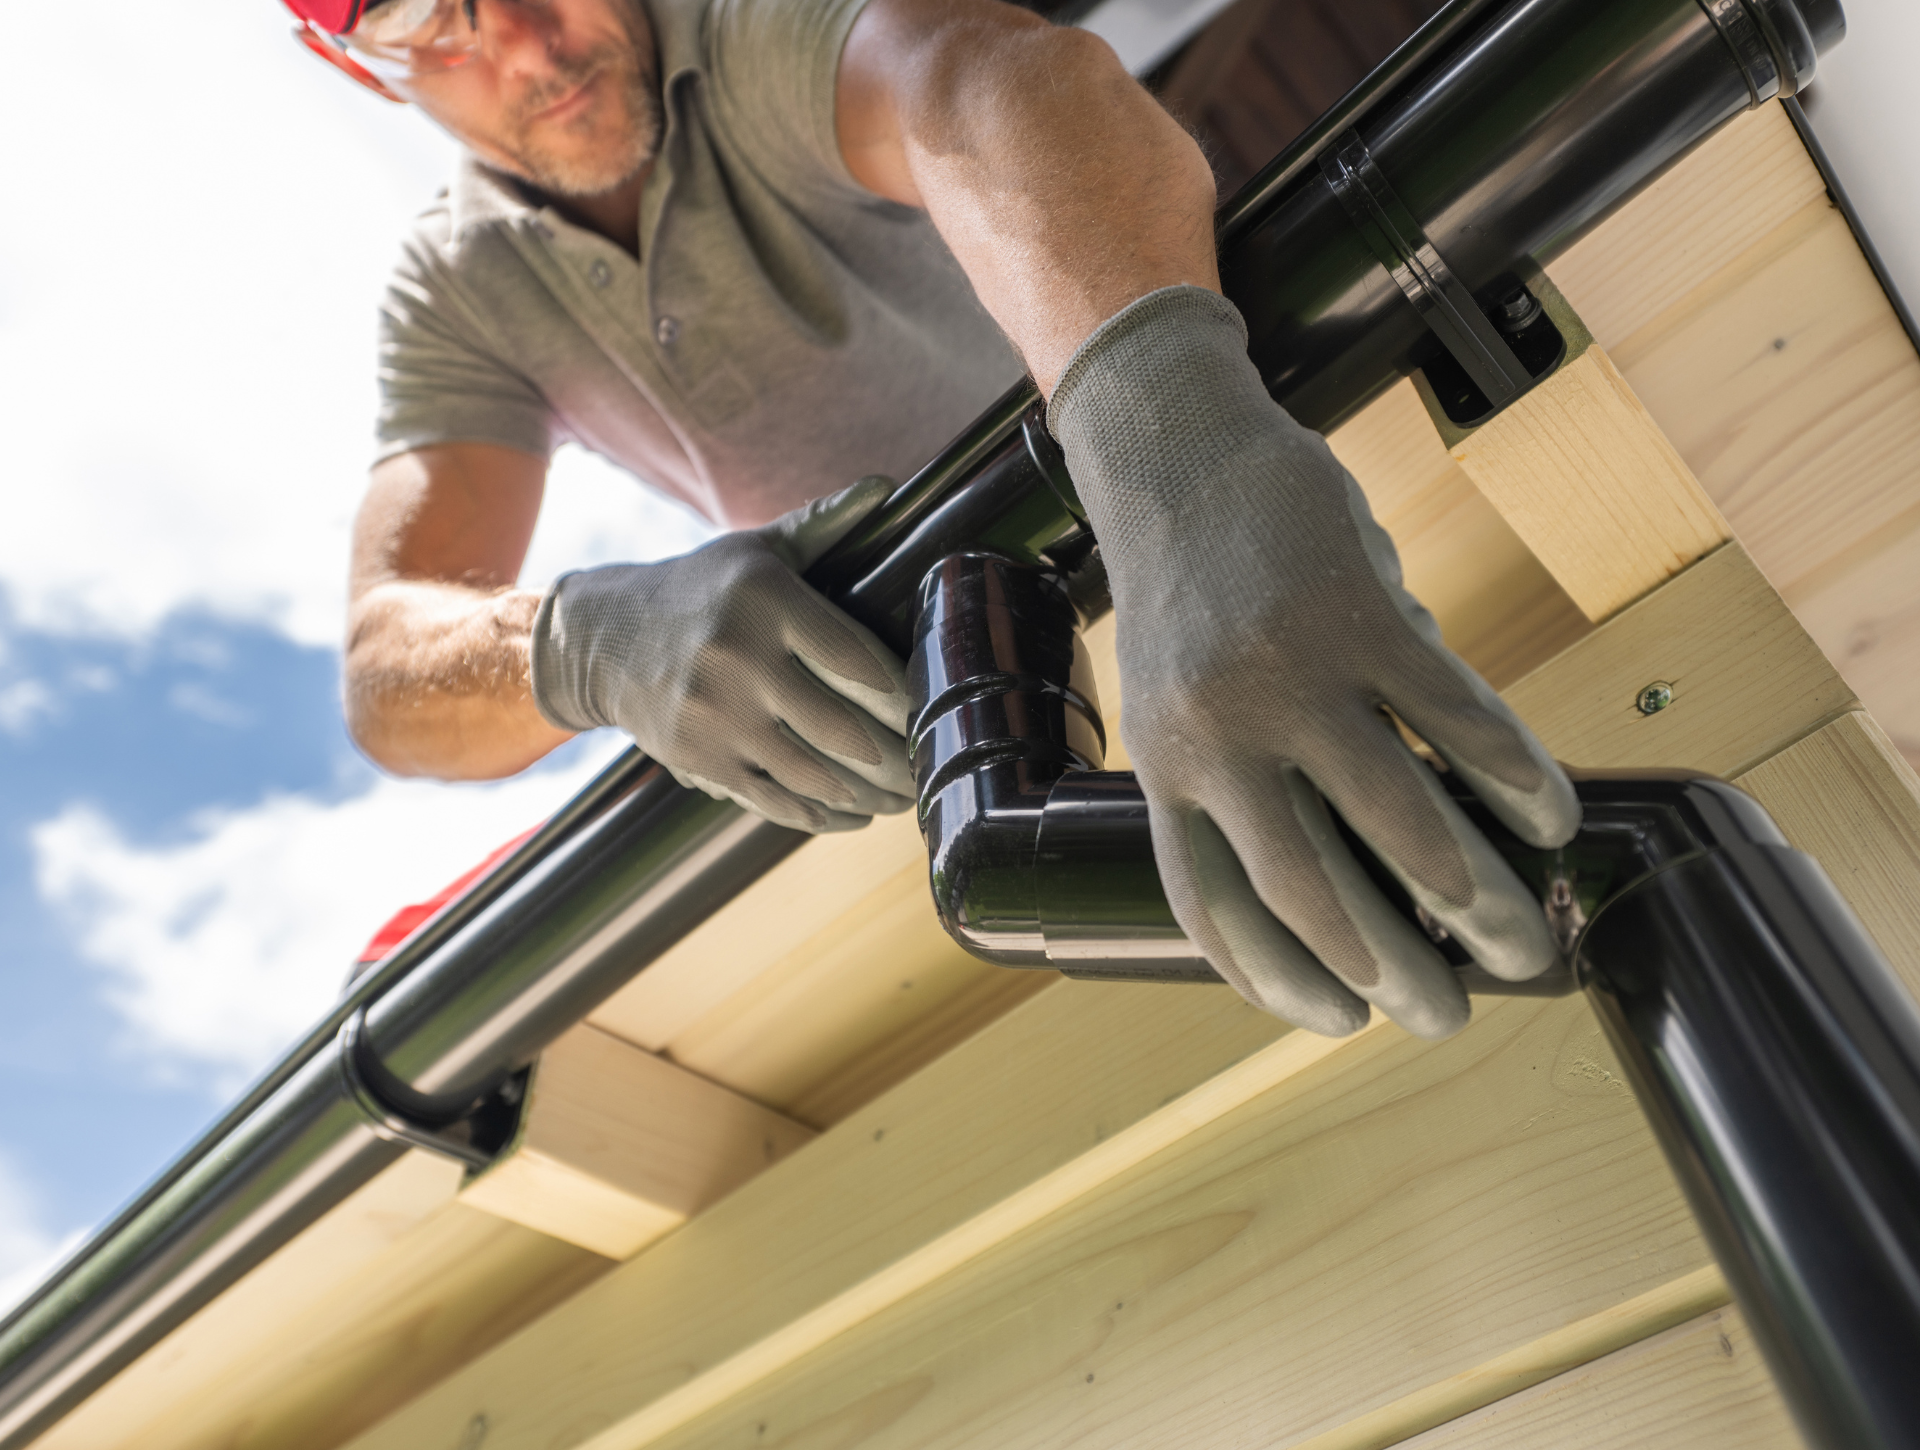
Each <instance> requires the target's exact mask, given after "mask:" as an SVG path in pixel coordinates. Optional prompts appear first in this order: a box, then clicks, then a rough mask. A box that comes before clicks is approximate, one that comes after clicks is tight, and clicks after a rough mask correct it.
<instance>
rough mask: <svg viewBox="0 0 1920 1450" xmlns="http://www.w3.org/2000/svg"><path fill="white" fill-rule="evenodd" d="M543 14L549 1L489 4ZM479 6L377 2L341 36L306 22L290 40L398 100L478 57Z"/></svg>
mask: <svg viewBox="0 0 1920 1450" xmlns="http://www.w3.org/2000/svg"><path fill="white" fill-rule="evenodd" d="M488 3H489V4H510V5H515V6H518V7H519V8H521V9H523V10H543V9H545V8H546V7H547V6H548V5H549V4H551V3H552V0H488ZM478 6H479V0H380V3H378V4H376V5H373V6H372V7H370V8H369V9H368V10H367V11H366V13H365V14H363V15H362V16H361V17H360V19H359V23H358V24H356V25H355V26H354V27H353V28H352V29H351V30H349V31H348V32H347V33H346V34H345V35H330V34H328V33H327V32H325V31H323V30H321V29H320V28H319V27H317V26H316V25H314V23H313V22H312V21H311V20H308V21H305V22H304V23H302V24H300V25H298V26H296V27H294V32H293V34H294V38H295V39H296V40H298V41H299V42H300V43H301V44H302V45H304V46H306V47H307V49H308V50H310V51H312V52H314V54H316V55H318V56H319V57H320V58H321V59H322V60H324V61H326V62H327V63H328V64H330V65H332V66H334V67H335V68H336V69H339V70H343V71H345V72H346V73H347V74H348V75H350V76H352V77H353V78H354V79H355V80H357V81H359V82H360V83H361V84H362V85H366V86H368V87H370V88H371V89H373V90H376V91H379V92H380V93H381V94H382V95H384V96H387V97H388V98H389V99H392V100H400V99H402V97H401V96H399V95H396V94H395V90H396V89H404V87H405V86H406V85H408V84H409V83H411V82H413V81H418V80H423V79H428V78H431V77H433V76H437V75H444V74H445V73H446V72H448V71H451V70H457V69H458V68H459V67H461V66H463V65H465V64H466V63H467V62H468V61H470V60H472V59H473V58H474V57H475V56H476V55H478V54H479V53H480V43H481V37H480V16H479V11H478Z"/></svg>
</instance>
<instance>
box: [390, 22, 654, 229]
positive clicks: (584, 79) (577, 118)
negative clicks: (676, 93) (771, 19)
mask: <svg viewBox="0 0 1920 1450" xmlns="http://www.w3.org/2000/svg"><path fill="white" fill-rule="evenodd" d="M474 16H475V19H476V20H477V22H478V27H479V31H480V37H481V47H480V53H479V54H478V55H477V56H475V57H474V59H473V60H471V61H469V62H468V63H467V64H465V65H462V66H460V67H458V68H457V69H454V70H451V71H446V72H444V73H442V74H439V75H432V76H421V77H417V78H415V79H413V80H412V81H410V82H409V83H408V84H407V86H406V95H407V98H408V99H409V100H412V101H414V102H416V103H417V104H418V105H419V106H420V108H421V109H422V110H424V111H426V112H427V113H428V114H429V115H431V116H432V117H433V118H434V119H435V120H436V121H438V122H439V123H440V124H441V125H442V126H444V127H446V128H447V130H448V131H450V132H452V133H453V135H454V136H455V137H457V138H458V139H459V140H461V141H463V142H465V143H466V144H467V145H468V146H469V147H471V148H472V149H473V151H474V152H475V153H476V154H478V155H479V156H480V158H481V159H482V160H484V161H486V162H487V163H488V164H490V165H492V166H496V167H498V168H499V169H501V170H502V171H505V172H507V173H509V174H510V175H514V176H518V177H521V178H522V179H524V180H526V181H530V182H532V183H533V184H534V185H535V186H537V187H539V188H540V189H541V190H542V191H545V192H548V193H549V194H551V195H556V196H594V195H598V194H599V193H601V192H606V191H611V190H612V189H613V188H615V187H617V186H619V185H620V184H621V183H623V182H626V181H630V180H631V179H632V178H633V177H635V176H636V175H638V174H639V173H640V171H641V170H642V168H644V167H645V166H646V165H647V163H648V162H650V161H652V159H653V156H654V152H655V151H656V150H657V148H658V147H659V144H660V91H659V68H658V64H657V61H656V59H655V50H654V42H653V30H652V27H651V26H650V25H649V24H648V23H647V18H646V16H645V15H644V14H643V13H642V12H641V10H640V6H639V3H638V0H545V3H544V4H521V3H519V0H478V3H477V5H476V7H475V10H474Z"/></svg>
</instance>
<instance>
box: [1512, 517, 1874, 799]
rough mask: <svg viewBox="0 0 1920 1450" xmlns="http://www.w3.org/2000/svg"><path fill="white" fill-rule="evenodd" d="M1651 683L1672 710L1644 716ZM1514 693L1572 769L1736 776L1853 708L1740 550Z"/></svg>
mask: <svg viewBox="0 0 1920 1450" xmlns="http://www.w3.org/2000/svg"><path fill="white" fill-rule="evenodd" d="M1654 681H1665V682H1667V683H1668V684H1670V685H1672V687H1673V703H1672V704H1671V705H1669V706H1668V707H1667V708H1666V709H1664V710H1662V711H1661V712H1659V713H1658V714H1656V715H1643V714H1641V713H1640V711H1639V709H1638V708H1637V706H1636V704H1635V701H1636V700H1637V699H1638V697H1639V694H1640V691H1641V689H1642V688H1643V687H1644V686H1646V685H1648V684H1651V683H1653V682H1654ZM1506 698H1507V700H1508V701H1509V703H1511V704H1512V705H1513V706H1514V708H1515V709H1517V710H1518V711H1519V712H1520V715H1521V716H1522V718H1524V719H1525V720H1526V722H1527V723H1528V724H1529V725H1530V726H1532V727H1533V729H1534V731H1535V732H1536V733H1537V734H1538V735H1539V736H1540V738H1541V739H1542V740H1543V741H1544V742H1545V743H1546V745H1547V748H1548V749H1550V750H1551V751H1553V753H1554V754H1555V755H1556V756H1557V757H1559V758H1560V759H1561V760H1564V761H1566V762H1568V763H1569V764H1572V765H1584V766H1593V767H1599V768H1608V767H1618V766H1630V765H1632V766H1650V767H1658V766H1676V767H1686V768H1690V769H1694V770H1704V771H1707V772H1709V773H1711V774H1714V775H1719V776H1733V775H1738V774H1739V773H1740V772H1741V771H1743V770H1747V769H1750V768H1751V767H1753V766H1754V765H1756V764H1758V763H1759V762H1760V761H1762V760H1765V759H1766V758H1767V757H1769V756H1771V755H1773V754H1775V753H1777V752H1778V751H1781V750H1784V749H1785V748H1786V747H1787V746H1789V745H1791V744H1792V743H1793V742H1794V741H1796V740H1798V739H1799V738H1800V737H1801V736H1803V735H1806V734H1808V733H1809V732H1811V731H1813V730H1816V729H1818V728H1819V727H1820V726H1822V725H1824V724H1826V723H1827V721H1829V720H1831V719H1834V718H1835V717H1836V716H1838V715H1841V714H1844V713H1845V712H1846V711H1848V710H1851V709H1854V708H1855V707H1856V705H1857V701H1856V700H1855V699H1854V696H1853V692H1852V691H1851V690H1849V689H1848V688H1847V687H1846V685H1845V683H1844V682H1843V681H1842V680H1841V679H1840V677H1839V675H1838V674H1836V673H1835V672H1834V669H1833V666H1832V665H1830V664H1829V663H1828V662H1827V659H1826V657H1825V656H1824V655H1823V654H1821V652H1820V650H1819V648H1818V647H1817V646H1816V645H1815V644H1814V643H1813V641H1812V640H1811V639H1809V638H1808V637H1807V633H1806V631H1805V630H1803V629H1802V628H1801V627H1800V625H1799V624H1798V622H1797V621H1795V619H1794V617H1793V615H1792V614H1791V612H1789V611H1788V609H1787V607H1786V606H1785V605H1784V604H1783V603H1782V602H1781V600H1780V597H1779V595H1777V594H1775V593H1774V591H1773V589H1772V587H1771V586H1770V585H1769V584H1768V583H1767V581H1766V580H1765V579H1764V578H1762V577H1761V574H1760V571H1759V570H1757V569H1756V568H1754V567H1753V563H1752V561H1751V560H1750V559H1748V558H1747V556H1746V554H1745V553H1744V552H1743V551H1742V550H1741V548H1740V546H1739V545H1737V544H1729V545H1726V546H1725V547H1723V548H1721V549H1720V550H1718V551H1717V552H1715V553H1713V554H1711V555H1709V556H1708V557H1707V558H1705V559H1703V560H1702V561H1701V562H1700V563H1698V564H1696V565H1694V566H1693V567H1692V568H1691V569H1689V570H1688V571H1687V572H1686V573H1684V574H1682V575H1680V576H1679V577H1678V578H1677V579H1675V580H1674V581H1673V582H1672V583H1670V584H1668V585H1667V586H1666V587H1665V588H1663V589H1660V590H1659V591H1658V592H1656V593H1655V594H1653V595H1652V596H1650V597H1649V598H1647V599H1644V600H1642V601H1641V602H1640V603H1639V604H1636V605H1634V606H1632V607H1631V608H1629V609H1627V610H1625V611H1623V612H1622V613H1620V614H1619V615H1617V616H1615V617H1614V618H1613V619H1612V620H1610V621H1609V622H1608V623H1607V625H1606V626H1605V627H1604V628H1602V629H1598V630H1595V631H1594V632H1593V633H1592V634H1591V635H1589V636H1587V638H1586V639H1584V640H1582V641H1581V642H1580V643H1579V644H1576V645H1575V646H1573V648H1572V649H1569V650H1568V651H1566V653H1564V654H1562V655H1561V656H1559V657H1558V658H1557V659H1555V660H1554V661H1553V662H1552V663H1550V664H1548V665H1545V666H1543V667H1541V668H1540V669H1538V670H1536V671H1535V672H1534V673H1533V674H1531V675H1529V676H1527V678H1526V679H1524V680H1521V681H1520V682H1519V683H1518V684H1517V685H1514V686H1513V687H1512V688H1511V689H1509V690H1508V691H1507V692H1506Z"/></svg>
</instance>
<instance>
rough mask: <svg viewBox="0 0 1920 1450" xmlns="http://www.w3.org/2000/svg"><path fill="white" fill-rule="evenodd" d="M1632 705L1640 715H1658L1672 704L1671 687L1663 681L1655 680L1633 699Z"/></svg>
mask: <svg viewBox="0 0 1920 1450" xmlns="http://www.w3.org/2000/svg"><path fill="white" fill-rule="evenodd" d="M1633 703H1634V708H1636V709H1637V710H1639V712H1640V713H1641V714H1642V715H1658V714H1659V713H1660V712H1661V711H1662V710H1664V709H1666V708H1667V706H1669V705H1671V704H1672V703H1673V686H1672V685H1670V684H1668V683H1667V682H1666V681H1665V680H1655V681H1654V682H1653V683H1652V684H1651V685H1648V686H1647V687H1646V688H1645V689H1644V690H1642V691H1641V692H1640V693H1639V695H1637V696H1636V697H1635V698H1634V702H1633Z"/></svg>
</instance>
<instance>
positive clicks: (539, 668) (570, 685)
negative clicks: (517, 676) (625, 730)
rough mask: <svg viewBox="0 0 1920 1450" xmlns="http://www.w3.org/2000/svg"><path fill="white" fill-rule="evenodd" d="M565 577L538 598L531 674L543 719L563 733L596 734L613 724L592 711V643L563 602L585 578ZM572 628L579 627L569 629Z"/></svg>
mask: <svg viewBox="0 0 1920 1450" xmlns="http://www.w3.org/2000/svg"><path fill="white" fill-rule="evenodd" d="M587 572H589V571H586V570H575V571H574V572H572V573H569V574H562V575H561V576H560V577H559V578H558V579H556V580H554V581H553V583H552V584H551V585H550V586H549V587H548V589H547V592H546V593H545V594H543V595H541V596H540V607H539V608H538V609H537V610H535V611H534V615H533V634H532V638H531V640H530V641H529V648H528V668H527V675H528V680H529V683H530V684H531V685H532V687H533V703H534V707H535V708H536V709H538V710H539V712H540V718H541V719H543V720H545V721H546V722H547V723H548V724H549V725H552V726H555V727H557V728H559V729H561V730H574V731H580V730H593V729H596V728H598V727H599V726H602V725H609V724H611V723H613V722H612V721H610V720H604V719H602V718H600V715H599V712H598V711H596V710H595V709H594V708H593V691H592V688H591V686H592V662H593V653H594V651H593V647H592V643H591V641H589V640H587V639H583V638H581V637H580V635H581V633H582V631H581V630H580V629H579V628H578V627H577V624H578V621H575V620H573V619H572V618H571V615H572V611H571V610H569V609H567V608H566V606H565V604H564V603H563V601H562V597H561V596H562V594H563V592H564V591H565V589H566V586H567V584H568V583H569V582H570V581H572V580H574V579H578V578H580V577H581V576H582V574H584V573H587ZM569 625H574V626H576V627H575V628H573V629H571V630H570V629H569V627H568V626H569Z"/></svg>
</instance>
